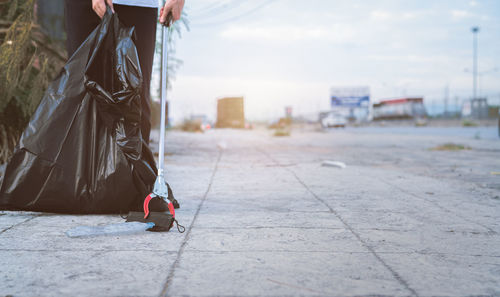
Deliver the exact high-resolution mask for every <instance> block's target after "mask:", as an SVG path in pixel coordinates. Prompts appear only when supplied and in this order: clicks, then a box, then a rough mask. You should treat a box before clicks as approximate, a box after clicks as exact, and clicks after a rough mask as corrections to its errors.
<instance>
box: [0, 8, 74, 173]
mask: <svg viewBox="0 0 500 297" xmlns="http://www.w3.org/2000/svg"><path fill="white" fill-rule="evenodd" d="M34 2H35V0H13V1H10V2H8V3H7V5H8V7H5V5H6V4H3V7H0V24H1V25H2V26H5V27H7V28H6V29H7V30H6V33H5V34H4V35H0V163H3V162H5V161H7V160H8V158H9V156H10V154H11V153H12V151H13V149H14V146H15V145H16V143H17V141H18V139H19V137H20V135H21V133H22V131H23V130H24V128H25V126H26V125H27V123H28V121H29V118H30V116H31V115H32V113H33V112H34V111H35V109H36V107H37V106H38V103H39V102H40V99H41V98H42V96H43V93H44V91H45V89H46V88H47V86H48V83H49V81H50V78H52V77H53V76H54V75H55V74H56V73H57V71H59V69H60V67H61V66H62V65H63V63H64V59H65V58H64V56H65V54H64V53H61V50H60V49H59V48H57V47H56V46H53V45H51V42H50V39H48V38H47V36H45V35H44V33H43V32H41V30H40V28H39V27H38V26H37V25H36V24H34V23H33V9H34Z"/></svg>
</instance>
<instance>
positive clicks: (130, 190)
mask: <svg viewBox="0 0 500 297" xmlns="http://www.w3.org/2000/svg"><path fill="white" fill-rule="evenodd" d="M133 35H134V28H133V27H132V28H126V27H124V26H122V25H121V24H120V22H119V20H118V16H117V15H116V14H112V13H111V11H110V10H109V8H108V11H107V13H106V14H105V16H104V18H103V20H102V22H101V23H100V25H99V26H98V27H97V28H96V29H95V30H94V31H93V32H92V33H91V34H90V35H89V36H88V38H87V39H86V40H85V41H84V42H83V43H82V45H81V46H80V48H79V49H78V50H77V51H76V52H75V53H74V55H73V56H72V57H71V58H70V59H69V61H68V62H67V64H66V65H65V66H64V68H63V69H62V71H61V73H60V74H59V75H58V77H57V78H56V79H55V80H54V81H53V82H51V84H50V86H49V88H48V89H47V91H46V92H45V94H44V97H43V99H42V100H41V102H40V105H39V106H38V108H37V110H36V111H35V113H34V115H33V116H32V118H31V120H30V122H29V124H28V126H27V128H26V130H25V131H24V132H23V134H22V136H21V139H20V141H19V143H18V145H17V147H16V150H15V152H14V154H13V156H12V158H11V160H10V161H9V163H8V165H7V168H6V171H5V176H4V179H3V183H2V185H1V187H0V209H11V210H15V209H17V210H31V211H46V212H61V213H118V212H126V211H128V210H130V209H138V208H139V206H140V205H141V203H142V201H143V200H144V197H146V196H147V195H148V194H149V193H150V192H151V190H152V187H153V184H154V181H155V178H156V165H155V161H154V158H153V155H152V153H151V151H150V150H149V148H148V146H147V145H146V143H145V142H144V141H143V139H142V136H141V129H140V122H141V121H140V119H141V104H140V100H141V99H140V88H141V82H142V74H141V69H140V64H139V58H138V56H137V51H136V47H135V44H134V42H133Z"/></svg>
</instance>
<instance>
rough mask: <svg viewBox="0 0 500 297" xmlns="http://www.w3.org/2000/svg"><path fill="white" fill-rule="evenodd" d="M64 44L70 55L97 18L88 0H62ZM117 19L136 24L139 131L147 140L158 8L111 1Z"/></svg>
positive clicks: (96, 21) (94, 24) (126, 24)
mask: <svg viewBox="0 0 500 297" xmlns="http://www.w3.org/2000/svg"><path fill="white" fill-rule="evenodd" d="M64 5H65V7H64V8H65V19H66V34H67V41H66V48H67V50H68V56H71V55H72V54H73V53H74V52H75V50H76V49H78V47H79V46H80V44H81V43H82V42H83V41H84V40H85V39H86V38H87V36H88V35H89V34H90V33H91V32H92V30H94V29H95V27H97V25H99V22H100V19H99V17H98V16H97V14H96V13H95V12H94V11H93V10H92V1H90V0H65V2H64ZM113 7H114V9H115V12H116V13H117V14H118V18H119V19H120V21H121V22H122V23H123V24H124V25H125V26H127V27H131V26H135V36H136V42H135V44H136V47H137V54H138V55H139V63H140V64H141V71H142V76H143V84H142V92H141V93H142V94H141V95H142V96H141V134H142V137H143V139H144V140H145V141H146V142H147V143H149V134H150V132H151V95H150V83H151V72H152V70H153V57H154V50H155V42H156V20H157V14H158V9H157V8H150V7H137V6H127V5H118V4H115V5H113Z"/></svg>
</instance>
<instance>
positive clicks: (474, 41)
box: [472, 27, 479, 99]
mask: <svg viewBox="0 0 500 297" xmlns="http://www.w3.org/2000/svg"><path fill="white" fill-rule="evenodd" d="M477 33H479V27H472V34H473V39H472V47H473V51H474V53H473V58H472V59H473V60H472V90H473V91H472V99H476V96H477Z"/></svg>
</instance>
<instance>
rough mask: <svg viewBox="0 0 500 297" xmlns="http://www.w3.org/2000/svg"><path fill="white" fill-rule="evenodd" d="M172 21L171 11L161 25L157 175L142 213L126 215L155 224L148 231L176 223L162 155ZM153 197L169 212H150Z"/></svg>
mask: <svg viewBox="0 0 500 297" xmlns="http://www.w3.org/2000/svg"><path fill="white" fill-rule="evenodd" d="M171 22H172V13H171V12H170V13H169V14H168V16H167V21H166V22H165V24H164V25H163V26H162V29H163V31H162V51H161V63H162V67H161V89H160V91H161V117H160V143H159V152H158V176H157V178H156V181H155V184H154V187H153V192H152V193H150V194H149V195H148V196H147V197H146V198H145V199H144V204H143V208H144V213H143V212H130V213H129V215H128V217H127V222H129V221H139V222H145V223H147V222H153V223H155V226H154V227H153V228H151V229H149V231H168V230H169V229H170V228H171V227H172V226H173V223H174V222H175V223H177V220H176V219H175V209H174V203H176V201H175V199H174V197H173V194H172V190H171V189H170V187H169V185H168V184H167V182H166V181H165V176H164V169H163V166H164V162H165V160H164V155H165V125H166V114H165V111H166V106H167V75H168V72H167V69H168V42H169V39H170V28H169V27H170V25H171ZM153 198H160V199H163V200H164V201H165V202H166V203H167V205H168V210H169V212H170V213H167V212H150V211H149V202H150V201H151V199H153ZM177 229H178V230H179V232H181V233H182V232H184V227H182V226H181V225H179V224H178V223H177Z"/></svg>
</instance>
